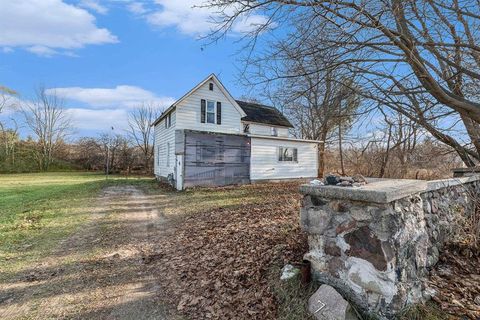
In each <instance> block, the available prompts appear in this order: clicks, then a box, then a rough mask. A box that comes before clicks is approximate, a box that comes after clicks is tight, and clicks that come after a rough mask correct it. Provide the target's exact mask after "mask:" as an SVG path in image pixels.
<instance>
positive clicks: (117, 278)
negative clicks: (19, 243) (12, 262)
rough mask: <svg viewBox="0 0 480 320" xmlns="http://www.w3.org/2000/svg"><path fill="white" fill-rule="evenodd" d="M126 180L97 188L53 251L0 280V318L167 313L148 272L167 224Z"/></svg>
mask: <svg viewBox="0 0 480 320" xmlns="http://www.w3.org/2000/svg"><path fill="white" fill-rule="evenodd" d="M159 197H160V198H161V197H166V196H165V195H162V194H156V195H155V196H150V195H146V194H144V193H143V192H142V191H141V190H140V189H138V188H136V187H133V186H114V187H109V188H106V189H105V190H103V192H102V194H101V195H100V196H99V198H98V200H97V201H98V205H97V209H96V211H95V212H93V213H92V216H91V221H90V222H89V223H88V224H87V225H86V226H85V227H84V228H82V230H78V231H77V232H76V233H75V234H74V235H72V236H71V237H69V238H67V239H65V240H64V241H63V242H62V243H61V244H60V245H59V247H58V248H56V249H54V251H53V253H52V254H51V255H50V256H48V257H47V258H45V259H42V260H40V261H38V262H37V263H35V265H34V266H33V267H32V268H30V269H26V270H23V271H22V272H21V273H18V274H16V275H13V276H12V277H11V279H13V280H11V281H10V282H9V283H6V284H0V319H172V318H174V316H172V315H167V312H166V311H165V310H166V309H165V307H164V305H163V304H162V299H161V289H160V286H158V284H159V283H160V282H159V281H160V280H159V279H157V278H156V276H154V274H152V273H149V272H148V264H149V263H150V262H151V260H152V259H155V254H154V252H155V243H156V238H157V236H158V235H159V234H161V233H165V232H166V231H167V227H166V219H165V218H164V217H163V213H162V212H161V211H162V210H161V209H159V207H158V205H159V204H161V201H159Z"/></svg>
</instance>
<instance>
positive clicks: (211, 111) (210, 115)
mask: <svg viewBox="0 0 480 320" xmlns="http://www.w3.org/2000/svg"><path fill="white" fill-rule="evenodd" d="M207 123H215V101H210V100H207Z"/></svg>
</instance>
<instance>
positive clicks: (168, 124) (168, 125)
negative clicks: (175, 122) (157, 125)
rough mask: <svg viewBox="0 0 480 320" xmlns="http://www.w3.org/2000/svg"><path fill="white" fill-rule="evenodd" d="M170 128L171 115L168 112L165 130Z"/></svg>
mask: <svg viewBox="0 0 480 320" xmlns="http://www.w3.org/2000/svg"><path fill="white" fill-rule="evenodd" d="M171 126H172V113H171V112H170V113H169V114H168V115H167V116H166V117H165V129H168V128H170V127H171Z"/></svg>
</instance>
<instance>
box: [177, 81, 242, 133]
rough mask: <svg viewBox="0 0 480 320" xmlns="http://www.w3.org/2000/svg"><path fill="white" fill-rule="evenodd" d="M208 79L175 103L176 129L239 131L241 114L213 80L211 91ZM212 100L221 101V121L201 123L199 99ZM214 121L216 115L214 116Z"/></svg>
mask: <svg viewBox="0 0 480 320" xmlns="http://www.w3.org/2000/svg"><path fill="white" fill-rule="evenodd" d="M209 83H210V81H207V82H206V83H205V84H204V85H203V86H201V87H200V88H198V89H197V90H196V91H194V92H192V94H190V95H189V96H188V97H187V98H186V99H185V100H183V101H181V102H180V103H179V104H178V105H177V122H176V129H190V130H198V131H211V132H224V133H237V134H238V133H241V132H242V124H241V121H240V118H241V114H240V113H239V112H238V110H237V109H236V108H235V107H234V106H233V105H232V104H231V103H230V102H229V101H228V99H227V97H226V96H225V95H224V94H223V93H222V91H221V90H220V88H219V87H218V85H217V83H215V82H214V88H213V91H210V90H209V89H208V85H209ZM202 99H205V100H213V101H219V102H221V103H222V123H221V124H220V125H218V124H213V123H201V121H200V120H201V118H200V117H201V114H200V101H201V100H202ZM215 121H216V117H215Z"/></svg>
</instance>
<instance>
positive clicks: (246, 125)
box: [243, 123, 250, 133]
mask: <svg viewBox="0 0 480 320" xmlns="http://www.w3.org/2000/svg"><path fill="white" fill-rule="evenodd" d="M243 133H250V125H249V124H248V123H246V124H244V125H243Z"/></svg>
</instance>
